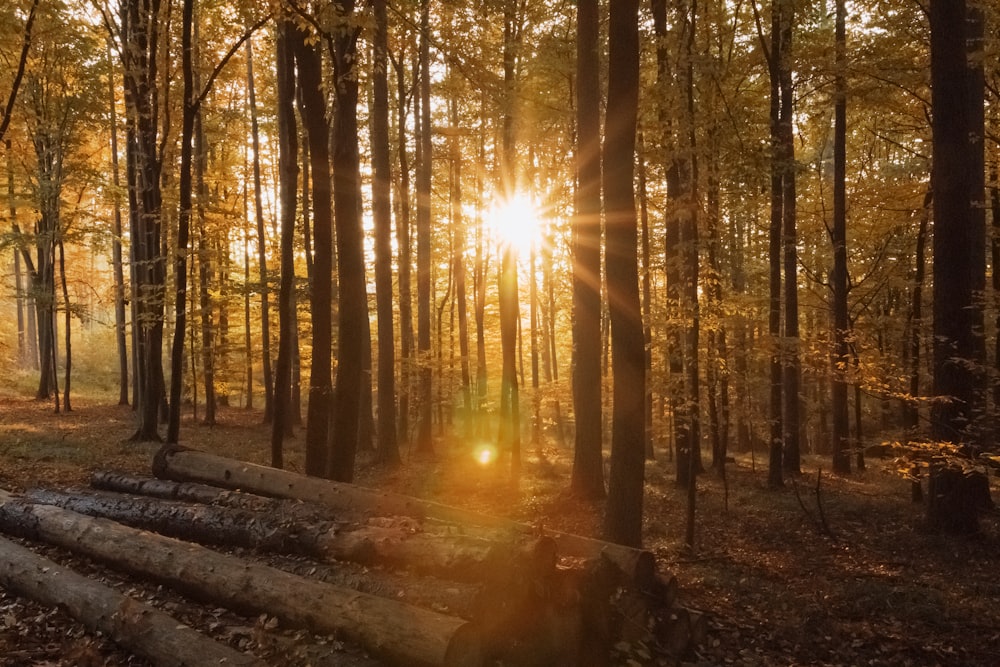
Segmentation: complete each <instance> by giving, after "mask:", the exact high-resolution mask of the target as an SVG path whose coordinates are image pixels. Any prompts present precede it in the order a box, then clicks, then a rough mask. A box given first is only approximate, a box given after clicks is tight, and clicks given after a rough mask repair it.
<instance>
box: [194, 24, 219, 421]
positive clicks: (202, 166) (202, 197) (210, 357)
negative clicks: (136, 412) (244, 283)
mask: <svg viewBox="0 0 1000 667" xmlns="http://www.w3.org/2000/svg"><path fill="white" fill-rule="evenodd" d="M199 43H200V36H199V29H198V24H197V23H195V25H194V47H193V49H194V51H193V55H194V85H195V88H194V90H196V91H197V90H200V89H201V82H200V78H201V77H200V76H199V75H198V61H199V60H200V57H199V51H198V44H199ZM201 118H202V109H201V105H198V108H197V109H196V110H195V117H194V152H195V154H194V188H195V192H196V193H197V198H196V199H195V201H196V204H195V211H194V213H195V215H197V219H198V255H197V257H198V305H199V307H200V309H201V360H202V361H201V365H202V370H201V375H202V382H203V383H204V387H205V417H204V420H203V421H204V423H205V424H206V425H208V426H214V425H215V418H216V408H217V405H218V401H217V397H216V393H215V364H216V355H215V323H214V321H213V317H212V299H211V291H212V288H213V285H212V274H213V269H212V267H213V260H214V259H215V258H213V257H212V251H211V248H210V244H209V239H208V230H207V227H206V220H205V209H206V206H207V204H208V187H206V185H205V172H206V171H207V169H208V150H207V147H206V146H205V132H204V130H203V129H202V123H201Z"/></svg>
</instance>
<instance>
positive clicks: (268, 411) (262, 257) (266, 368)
mask: <svg viewBox="0 0 1000 667" xmlns="http://www.w3.org/2000/svg"><path fill="white" fill-rule="evenodd" d="M246 60H247V95H248V97H249V101H248V104H249V106H250V135H251V139H252V141H253V194H254V219H255V220H256V222H257V270H258V274H259V276H260V339H261V347H262V350H261V366H262V368H263V372H264V422H265V423H269V422H270V421H271V419H272V418H273V416H274V374H273V372H272V370H271V325H270V319H271V308H270V303H269V301H270V299H269V293H270V285H269V282H268V273H267V237H266V235H265V233H264V204H263V190H262V187H261V178H260V129H259V126H258V123H257V99H256V93H255V91H254V76H253V48H252V47H251V45H250V40H249V39H248V40H247V43H246ZM247 354H250V351H249V350H248V351H247Z"/></svg>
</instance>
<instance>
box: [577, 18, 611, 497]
mask: <svg viewBox="0 0 1000 667" xmlns="http://www.w3.org/2000/svg"><path fill="white" fill-rule="evenodd" d="M599 36H600V19H599V8H598V2H597V0H579V2H578V3H577V39H576V45H577V54H576V56H577V60H576V63H577V64H576V75H577V100H576V102H577V105H576V135H577V144H576V155H575V162H576V164H575V169H576V191H575V192H574V201H573V205H574V209H575V210H574V219H573V248H572V252H573V361H572V365H573V412H574V414H575V419H576V435H575V441H574V446H573V473H572V479H571V482H570V486H571V488H572V490H573V492H574V493H576V494H577V495H580V496H582V497H584V498H603V497H604V493H605V491H604V462H603V452H602V447H603V425H602V423H601V422H602V404H601V401H602V397H601V393H602V392H601V127H600V125H601V118H600V103H601V86H600V51H599V48H600V39H599Z"/></svg>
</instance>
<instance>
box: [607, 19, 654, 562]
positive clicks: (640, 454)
mask: <svg viewBox="0 0 1000 667" xmlns="http://www.w3.org/2000/svg"><path fill="white" fill-rule="evenodd" d="M609 11H610V22H609V27H608V63H609V64H608V67H609V69H610V70H611V71H612V72H614V73H615V75H614V76H613V77H611V79H610V81H609V82H608V110H607V117H606V120H605V131H604V135H605V136H604V141H605V143H604V162H603V167H604V168H603V185H604V197H605V211H606V217H607V231H606V243H607V257H606V260H605V262H606V270H607V285H608V306H609V310H610V319H611V337H612V340H611V346H612V348H611V354H612V366H613V373H614V375H613V377H614V386H613V394H614V404H613V408H612V410H613V413H612V425H611V428H612V431H611V470H610V473H609V475H608V506H607V510H606V514H605V518H604V534H605V536H606V537H607V538H608V539H609V540H610V541H612V542H617V543H620V544H624V545H628V546H633V547H638V546H639V545H641V544H642V505H643V498H642V495H643V475H644V470H645V456H646V445H645V419H644V417H643V405H644V402H643V401H644V394H645V387H646V373H645V348H644V345H643V337H642V309H641V306H640V303H639V267H638V256H637V253H638V229H637V228H638V219H637V217H636V210H635V196H634V186H633V182H632V179H633V174H634V164H635V134H636V117H637V113H638V96H639V31H638V20H639V3H638V1H637V0H611V5H610V10H609Z"/></svg>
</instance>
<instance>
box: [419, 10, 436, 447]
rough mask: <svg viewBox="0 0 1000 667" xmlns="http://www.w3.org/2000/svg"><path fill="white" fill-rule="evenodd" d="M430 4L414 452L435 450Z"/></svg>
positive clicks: (424, 63) (425, 34)
mask: <svg viewBox="0 0 1000 667" xmlns="http://www.w3.org/2000/svg"><path fill="white" fill-rule="evenodd" d="M430 39H431V36H430V0H422V1H421V3H420V85H419V87H418V91H419V95H418V96H417V99H418V100H419V105H418V107H419V114H418V117H419V119H420V122H419V123H418V124H417V126H418V127H419V129H420V131H419V134H418V135H417V136H418V146H419V160H418V161H417V358H418V367H419V369H420V370H419V375H420V395H419V400H418V404H419V417H418V420H417V429H418V430H417V451H418V452H422V453H430V452H432V451H433V450H434V443H433V433H432V430H431V420H432V415H433V410H432V409H431V408H432V406H431V403H432V401H433V393H432V391H433V386H432V382H433V373H432V370H431V177H432V173H433V169H432V167H433V165H432V159H433V155H432V153H433V148H434V147H433V143H432V141H431V74H430V72H431V69H430V68H431V65H430V57H431V56H430Z"/></svg>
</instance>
